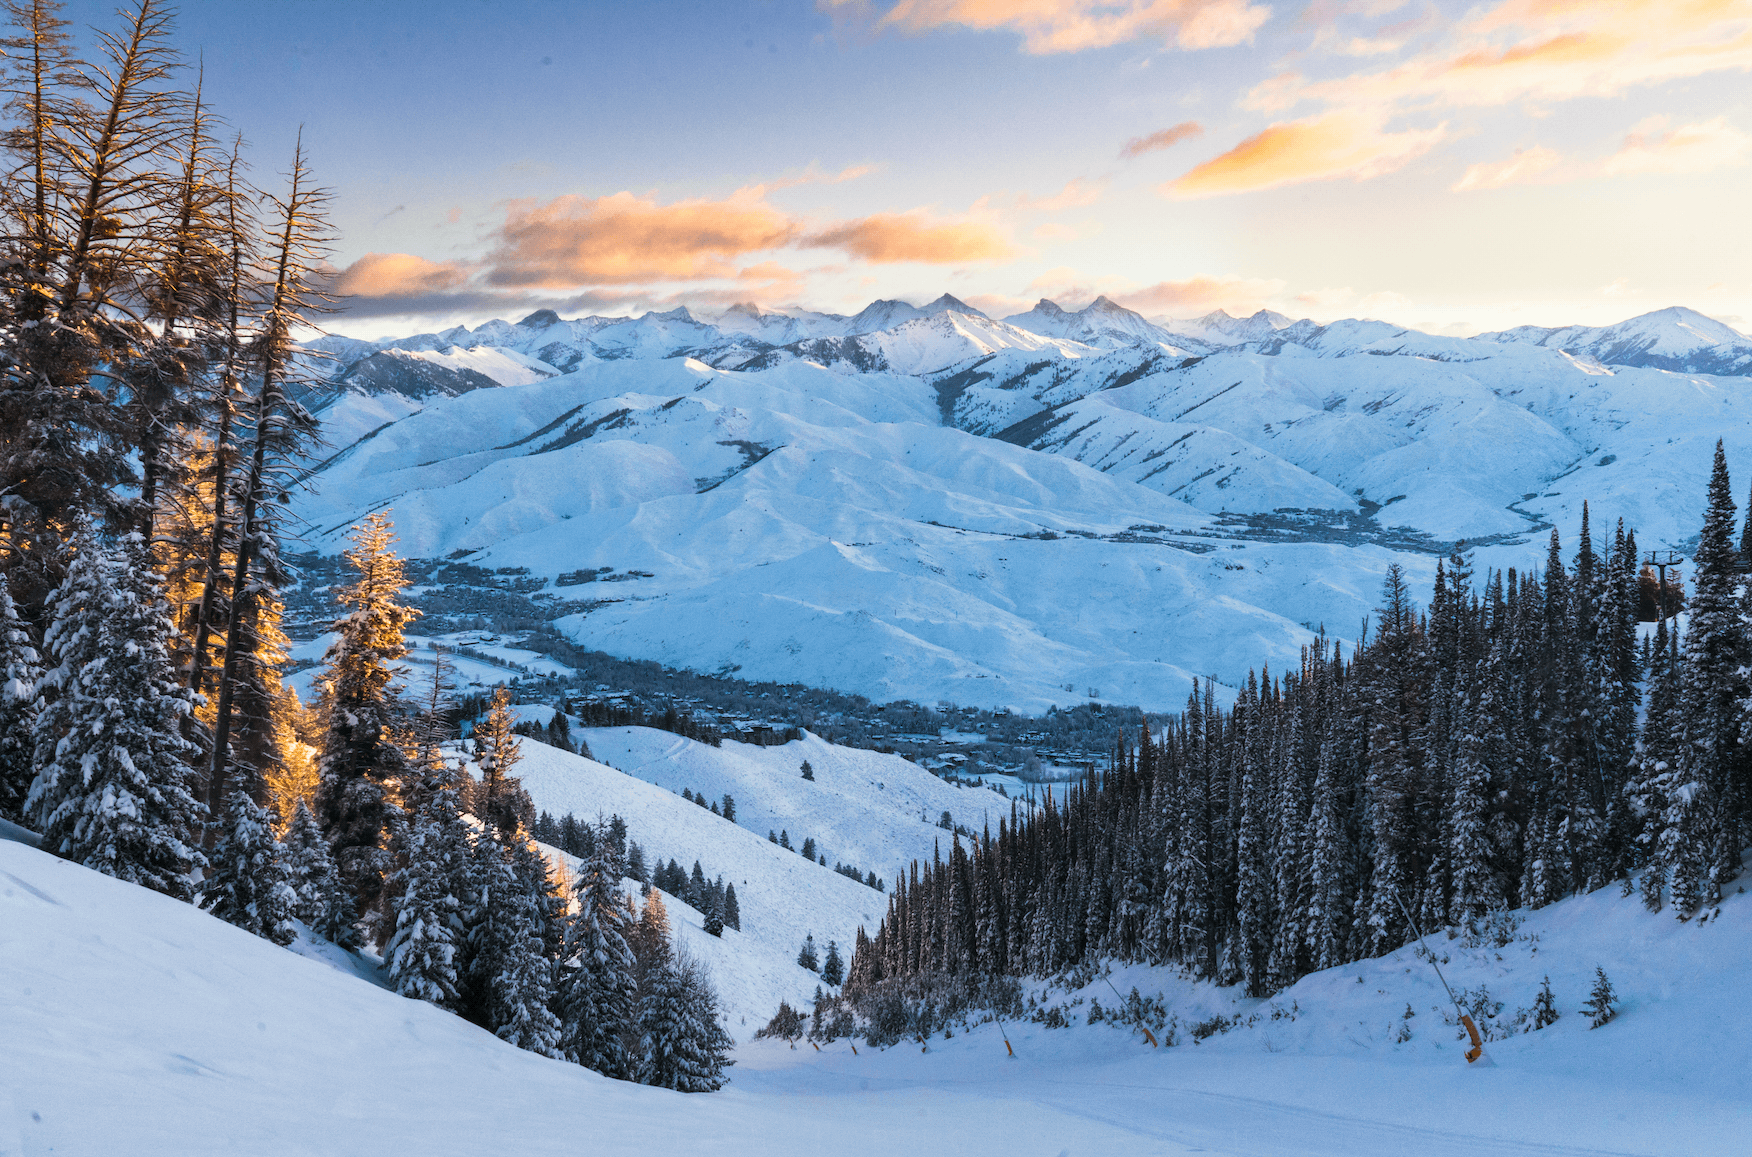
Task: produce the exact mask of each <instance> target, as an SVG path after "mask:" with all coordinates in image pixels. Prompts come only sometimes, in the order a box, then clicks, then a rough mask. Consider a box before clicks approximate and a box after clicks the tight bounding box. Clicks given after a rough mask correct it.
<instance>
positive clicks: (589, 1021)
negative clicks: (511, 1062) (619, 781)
mask: <svg viewBox="0 0 1752 1157" xmlns="http://www.w3.org/2000/svg"><path fill="white" fill-rule="evenodd" d="M595 849H596V850H595V851H594V852H593V853H592V854H591V856H590V858H589V859H588V860H586V861H585V863H584V865H583V867H582V869H581V870H580V871H579V873H578V878H577V880H576V881H575V883H574V885H573V893H574V896H575V897H576V902H577V912H576V913H575V914H574V915H573V917H572V923H571V926H570V927H569V929H568V930H567V934H566V945H565V948H564V949H563V950H562V952H563V956H562V958H561V964H560V970H559V978H558V981H557V985H556V987H557V989H558V991H557V994H556V1011H557V1012H558V1013H559V1018H560V1048H561V1051H562V1054H563V1055H564V1056H565V1057H566V1058H567V1059H568V1060H572V1061H575V1062H577V1063H578V1064H581V1065H583V1066H584V1067H585V1068H589V1069H595V1070H596V1071H597V1072H599V1073H602V1074H603V1075H604V1076H610V1077H618V1078H621V1079H626V1078H627V1077H629V1076H630V1075H631V1074H632V1072H633V1069H634V1068H635V1060H636V1058H633V1057H629V1056H628V1055H627V1054H626V1049H625V1047H624V1045H623V1043H622V1038H623V1036H624V1035H625V1034H626V1033H627V1032H628V1031H629V1029H630V1026H631V1024H632V1022H633V1019H634V1017H635V1015H636V1014H637V1008H636V1006H635V1001H636V998H637V992H638V990H637V985H636V983H635V979H634V975H633V964H634V962H633V954H632V950H631V949H629V948H628V947H627V942H626V930H627V924H628V916H627V909H626V906H625V904H623V903H622V901H621V891H620V883H621V863H620V852H619V849H618V847H617V845H616V844H615V841H614V840H613V839H611V838H610V837H609V832H608V830H607V829H605V828H603V827H601V826H600V825H599V826H598V828H597V830H596V842H595Z"/></svg>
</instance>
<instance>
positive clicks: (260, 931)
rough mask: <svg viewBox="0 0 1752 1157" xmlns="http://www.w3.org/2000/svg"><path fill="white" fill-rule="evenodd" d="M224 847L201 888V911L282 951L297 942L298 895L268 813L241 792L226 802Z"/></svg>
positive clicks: (221, 840)
mask: <svg viewBox="0 0 1752 1157" xmlns="http://www.w3.org/2000/svg"><path fill="white" fill-rule="evenodd" d="M220 831H221V835H220V838H219V841H218V843H217V844H216V845H215V846H214V848H213V850H212V852H211V853H210V854H209V855H208V862H209V864H210V868H209V871H208V873H207V877H206V879H205V880H204V881H203V882H202V884H201V907H203V908H205V909H207V910H208V911H209V912H211V913H213V915H215V916H217V917H219V919H221V920H224V921H226V922H227V923H231V924H235V925H237V926H238V927H239V928H242V929H243V930H244V931H246V932H253V933H254V934H255V935H257V936H261V937H264V938H266V939H268V940H272V941H273V942H274V943H275V944H279V945H281V946H282V947H283V946H285V945H287V944H290V943H292V941H293V940H294V939H295V938H296V937H297V930H296V929H295V928H294V927H293V925H292V921H293V919H294V913H295V912H296V910H297V907H298V897H297V894H296V893H294V892H293V890H292V885H291V884H290V883H289V882H288V880H287V878H286V868H285V865H283V864H282V863H281V862H280V848H279V845H278V844H276V843H275V842H274V832H273V826H272V824H271V822H270V821H269V818H268V813H267V812H266V811H265V810H264V809H262V808H261V807H260V806H258V805H257V804H256V802H255V800H253V799H251V798H250V796H249V793H248V792H247V791H244V790H243V789H242V788H241V787H238V788H234V789H233V790H232V792H231V795H230V796H229V797H228V798H227V799H226V801H225V811H224V813H223V816H222V819H221V823H220Z"/></svg>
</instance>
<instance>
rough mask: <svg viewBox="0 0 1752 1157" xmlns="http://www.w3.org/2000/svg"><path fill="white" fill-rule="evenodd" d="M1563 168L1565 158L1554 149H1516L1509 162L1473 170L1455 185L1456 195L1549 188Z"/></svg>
mask: <svg viewBox="0 0 1752 1157" xmlns="http://www.w3.org/2000/svg"><path fill="white" fill-rule="evenodd" d="M1562 164H1563V157H1562V156H1561V155H1559V154H1558V153H1557V151H1556V150H1554V149H1548V148H1544V147H1542V146H1539V145H1535V146H1534V147H1532V148H1530V149H1516V150H1515V155H1514V156H1512V157H1510V158H1509V159H1508V160H1506V161H1487V162H1484V163H1481V164H1477V165H1471V166H1469V167H1468V168H1467V170H1466V173H1465V175H1464V176H1462V177H1461V178H1460V180H1459V181H1457V182H1455V184H1454V186H1453V191H1454V192H1456V193H1465V192H1470V191H1471V190H1474V189H1501V188H1503V187H1504V186H1506V185H1532V184H1545V183H1548V182H1550V181H1552V180H1554V179H1558V177H1559V167H1560V166H1561V165H1562Z"/></svg>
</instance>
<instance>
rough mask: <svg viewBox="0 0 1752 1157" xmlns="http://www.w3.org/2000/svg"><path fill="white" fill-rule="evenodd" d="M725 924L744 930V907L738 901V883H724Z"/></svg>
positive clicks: (728, 926)
mask: <svg viewBox="0 0 1752 1157" xmlns="http://www.w3.org/2000/svg"><path fill="white" fill-rule="evenodd" d="M724 926H725V927H726V928H734V929H736V930H737V931H738V932H740V931H742V908H741V906H740V905H739V904H737V903H736V885H735V884H726V885H724Z"/></svg>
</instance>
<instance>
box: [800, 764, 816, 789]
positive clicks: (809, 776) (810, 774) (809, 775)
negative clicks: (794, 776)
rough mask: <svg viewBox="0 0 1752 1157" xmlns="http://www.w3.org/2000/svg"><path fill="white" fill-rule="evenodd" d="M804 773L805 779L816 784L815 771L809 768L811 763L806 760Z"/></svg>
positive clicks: (803, 768)
mask: <svg viewBox="0 0 1752 1157" xmlns="http://www.w3.org/2000/svg"><path fill="white" fill-rule="evenodd" d="M802 772H803V778H804V779H806V780H808V781H810V782H811V783H813V782H815V769H814V768H813V767H811V766H809V761H808V760H807V759H805V760H804V761H803V767H802Z"/></svg>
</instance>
